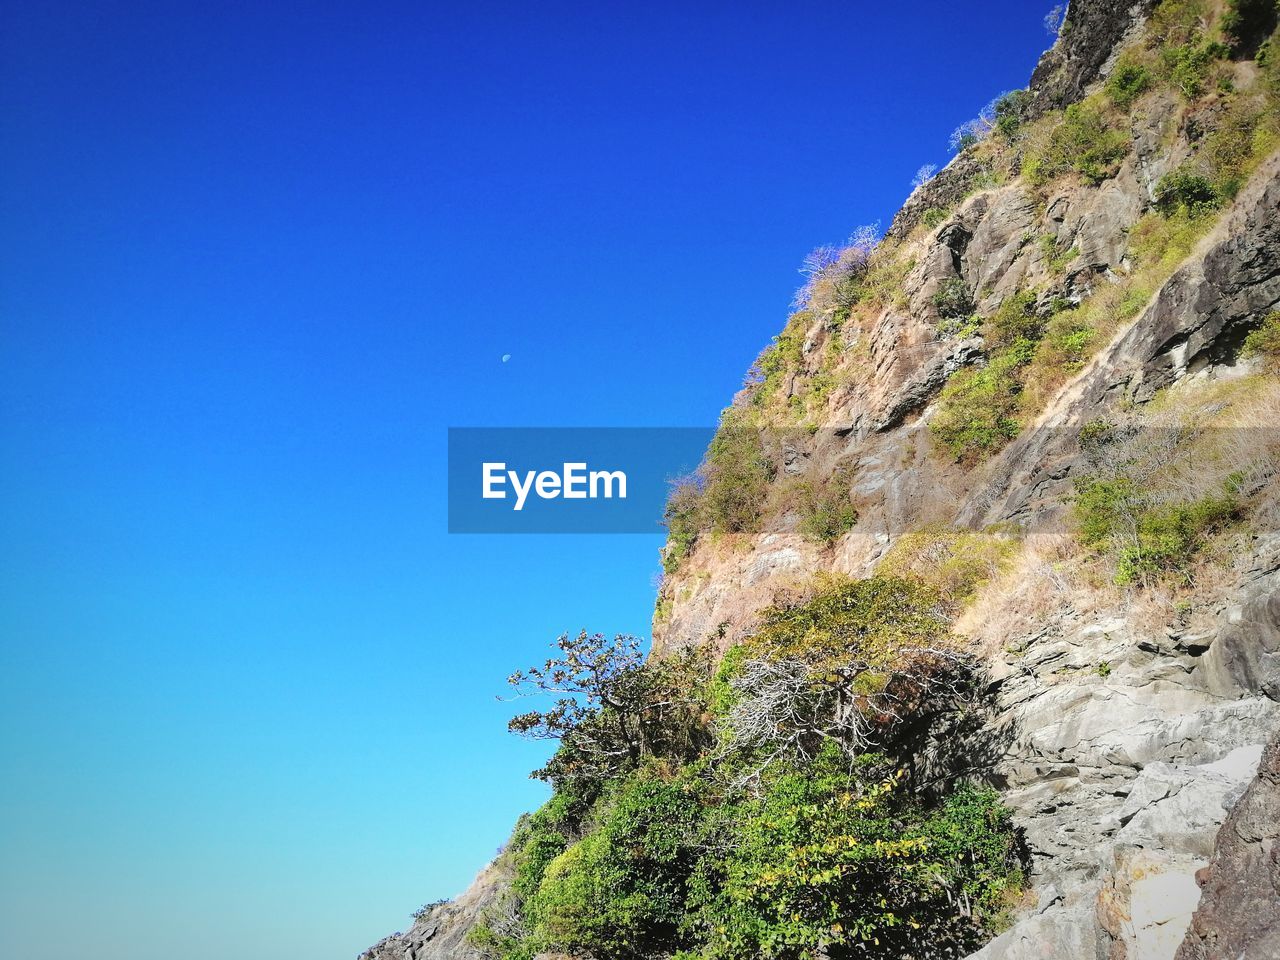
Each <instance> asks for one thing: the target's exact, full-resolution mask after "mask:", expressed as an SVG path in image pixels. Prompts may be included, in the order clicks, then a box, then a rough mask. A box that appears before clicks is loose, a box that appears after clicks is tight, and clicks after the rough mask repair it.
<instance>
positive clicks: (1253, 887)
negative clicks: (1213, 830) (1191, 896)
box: [1177, 735, 1280, 960]
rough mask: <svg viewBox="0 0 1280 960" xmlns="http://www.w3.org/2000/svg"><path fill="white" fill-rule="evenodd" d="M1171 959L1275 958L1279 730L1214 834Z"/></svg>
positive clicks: (1279, 884)
mask: <svg viewBox="0 0 1280 960" xmlns="http://www.w3.org/2000/svg"><path fill="white" fill-rule="evenodd" d="M1196 879H1197V881H1199V882H1200V883H1201V884H1203V887H1204V892H1203V894H1202V895H1201V896H1200V898H1199V899H1200V906H1199V908H1198V909H1197V910H1196V912H1195V916H1194V917H1193V918H1192V920H1191V930H1190V931H1189V932H1188V933H1187V937H1186V940H1185V941H1184V942H1183V944H1182V946H1181V948H1180V949H1179V950H1178V954H1177V960H1218V958H1222V960H1227V958H1231V960H1235V958H1238V957H1243V958H1246V960H1254V958H1256V960H1263V958H1266V957H1280V735H1277V736H1276V737H1275V738H1274V739H1273V740H1272V741H1271V744H1270V745H1269V746H1268V747H1267V749H1266V752H1265V753H1264V754H1263V756H1262V764H1261V766H1260V767H1259V769H1258V776H1257V779H1256V780H1254V781H1253V783H1252V784H1251V785H1250V786H1249V789H1248V790H1247V791H1245V794H1244V796H1243V797H1241V798H1240V801H1239V803H1237V804H1236V805H1235V808H1234V809H1233V810H1232V811H1231V815H1230V816H1229V817H1227V821H1226V823H1225V824H1224V825H1223V827H1222V830H1221V831H1219V833H1218V840H1217V844H1216V846H1215V849H1214V852H1213V858H1212V860H1211V861H1210V863H1209V866H1208V867H1206V868H1204V869H1203V870H1201V871H1200V872H1199V873H1197V875H1196Z"/></svg>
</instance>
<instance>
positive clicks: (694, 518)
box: [662, 475, 703, 573]
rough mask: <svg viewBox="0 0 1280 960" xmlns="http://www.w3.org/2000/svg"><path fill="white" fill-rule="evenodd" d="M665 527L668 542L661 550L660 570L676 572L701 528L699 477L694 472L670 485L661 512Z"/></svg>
mask: <svg viewBox="0 0 1280 960" xmlns="http://www.w3.org/2000/svg"><path fill="white" fill-rule="evenodd" d="M662 519H663V522H664V523H665V524H666V526H667V543H666V546H665V547H663V550H662V569H663V571H664V572H666V573H675V571H676V570H678V569H679V568H680V564H681V563H682V562H683V561H684V559H685V557H687V556H688V555H689V553H690V552H691V551H692V550H693V544H694V542H695V541H696V540H697V539H698V533H699V532H700V531H701V530H702V527H703V519H702V480H701V478H699V477H698V476H697V475H694V476H689V477H682V478H681V479H679V480H677V481H676V482H675V483H674V484H672V487H671V493H670V494H669V495H668V497H667V503H666V507H665V508H664V510H663V514H662Z"/></svg>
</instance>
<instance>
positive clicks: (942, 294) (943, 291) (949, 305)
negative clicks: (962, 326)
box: [932, 277, 973, 320]
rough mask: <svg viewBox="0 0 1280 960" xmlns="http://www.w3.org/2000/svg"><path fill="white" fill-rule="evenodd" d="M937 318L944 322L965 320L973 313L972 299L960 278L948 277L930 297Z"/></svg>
mask: <svg viewBox="0 0 1280 960" xmlns="http://www.w3.org/2000/svg"><path fill="white" fill-rule="evenodd" d="M932 302H933V305H934V307H935V308H936V309H937V311H938V316H940V317H942V318H943V319H945V320H957V319H961V318H967V317H969V316H970V315H971V314H972V313H973V297H971V296H970V295H969V288H968V287H967V286H965V282H964V280H962V279H961V278H960V277H948V278H947V279H946V280H944V281H942V283H941V284H939V285H938V291H937V293H935V294H934V295H933V297H932Z"/></svg>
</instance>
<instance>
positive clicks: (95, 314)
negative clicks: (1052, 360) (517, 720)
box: [0, 0, 1051, 960]
mask: <svg viewBox="0 0 1280 960" xmlns="http://www.w3.org/2000/svg"><path fill="white" fill-rule="evenodd" d="M1049 6H1051V4H1050V3H1048V2H1045V3H1036V2H1027V0H1016V2H1015V0H999V2H989V3H982V4H964V5H957V4H954V3H944V2H919V3H915V4H862V3H847V4H832V3H829V2H827V3H787V4H781V3H779V4H763V3H753V2H737V3H733V4H728V3H725V4H719V3H679V4H676V3H664V2H655V3H647V4H633V5H629V6H626V7H624V6H622V5H618V4H569V3H559V2H554V0H553V2H549V3H539V4H511V3H489V2H480V3H470V4H459V5H457V6H447V5H443V4H436V3H425V4H424V3H415V4H408V3H406V4H403V5H397V4H391V3H380V2H371V3H362V4H354V3H351V4H340V3H330V4H316V5H311V6H306V5H297V4H288V3H270V4H256V5H247V4H225V5H224V4H218V3H212V4H203V5H195V4H188V5H171V4H165V3H141V2H139V3H116V4H113V3H101V4H68V3H62V2H59V0H45V2H41V3H27V4H18V3H15V2H9V3H5V4H4V5H3V7H2V8H0V9H2V10H3V13H2V17H3V20H2V22H0V255H2V262H3V264H4V267H3V269H2V270H0V364H2V368H0V417H2V420H0V426H2V427H3V431H2V433H0V460H2V462H3V470H2V471H0V543H2V544H3V548H2V550H0V658H2V659H0V778H2V779H3V784H2V785H3V790H0V955H4V956H12V957H19V956H20V957H22V958H23V960H65V958H66V957H68V956H70V955H71V953H73V952H77V951H81V950H83V949H86V947H84V946H83V945H84V944H89V945H91V946H90V947H89V948H88V949H91V952H92V953H93V955H94V956H95V957H97V958H99V960H126V958H127V960H162V958H163V960H170V958H171V957H173V956H176V955H179V954H180V955H182V956H184V957H187V958H191V960H226V958H228V957H236V958H237V960H259V958H262V960H265V958H272V960H282V958H298V960H303V958H305V960H328V958H334V960H348V958H352V957H354V955H355V954H356V953H357V952H358V951H359V950H360V949H362V948H363V947H365V946H367V945H368V944H369V943H371V942H372V941H374V940H376V939H377V938H378V937H380V936H381V935H383V934H385V933H387V932H390V931H391V930H395V929H400V928H402V927H404V926H407V924H408V922H409V921H408V914H409V912H410V911H411V910H412V909H414V908H415V907H417V906H418V905H419V904H421V903H422V902H423V901H427V900H431V899H434V898H437V897H443V896H447V895H449V894H452V893H455V892H457V891H458V890H460V889H461V888H462V887H463V886H465V884H466V883H467V882H468V880H469V879H470V877H471V876H472V874H473V873H474V872H475V871H476V870H477V869H478V868H479V867H480V866H481V865H482V864H483V863H484V862H485V861H486V860H487V859H488V858H489V857H490V856H491V855H492V853H493V852H494V848H495V847H496V846H497V845H498V844H499V843H500V842H501V841H502V840H503V839H504V838H505V836H506V833H507V831H508V829H509V827H510V825H511V823H512V822H513V820H514V818H515V816H516V815H517V814H518V813H519V812H520V811H522V810H525V809H529V808H531V807H533V806H536V805H537V804H538V803H539V802H540V800H541V798H542V797H543V796H544V788H543V787H542V786H541V785H539V784H537V783H534V782H530V781H528V780H527V779H526V778H525V773H526V771H527V770H529V769H531V768H532V767H534V766H536V765H537V764H538V763H539V760H540V756H541V749H540V748H539V747H538V746H537V745H531V744H526V743H522V742H520V741H517V740H515V739H513V738H511V737H509V736H508V735H507V734H506V733H505V731H504V724H505V720H506V717H507V716H508V715H509V714H510V713H511V712H512V706H511V705H510V704H503V703H499V702H497V701H496V700H495V695H496V694H498V693H501V692H502V688H503V678H504V677H505V676H506V675H507V674H508V673H509V672H510V671H511V670H512V669H514V668H516V667H518V666H524V665H527V663H529V662H531V661H534V660H536V659H538V658H540V657H541V656H542V654H543V651H544V649H545V645H546V644H547V643H548V642H549V641H550V640H552V639H553V638H554V637H555V636H556V635H557V634H558V633H560V632H563V631H573V630H577V629H579V628H581V627H588V628H590V629H593V630H601V631H608V632H633V633H639V634H643V633H645V632H646V631H647V628H648V618H649V613H650V609H651V606H652V601H653V577H654V574H655V572H656V570H657V566H658V564H657V549H658V547H659V545H660V537H659V536H658V535H654V536H639V535H632V536H611V537H606V536H509V537H463V536H453V537H451V536H448V535H447V534H446V533H445V519H444V518H445V509H444V500H443V494H444V479H445V469H444V459H443V457H444V450H445V436H446V433H445V431H446V428H447V427H448V426H458V425H601V426H623V425H627V426H629V425H664V426H666V425H706V424H710V423H712V422H713V421H714V418H715V416H716V414H717V413H718V411H719V410H720V408H721V407H722V406H723V405H724V404H725V403H727V401H728V400H729V398H730V396H731V395H732V394H733V392H734V391H735V389H736V388H737V387H738V385H739V384H740V382H741V378H742V375H743V372H744V370H745V369H746V367H747V366H748V364H749V363H750V361H751V360H752V358H753V357H754V356H755V354H756V353H757V352H758V351H759V349H760V348H761V347H762V346H763V345H764V344H765V343H766V342H767V341H768V339H769V337H770V336H771V335H772V334H773V333H775V332H776V331H777V330H778V329H779V327H780V326H781V324H782V322H783V320H784V318H785V314H786V307H787V303H788V301H789V299H790V296H791V294H792V291H793V289H794V287H795V286H796V284H797V282H798V279H799V278H798V276H797V274H796V272H795V270H796V267H797V265H798V264H799V262H800V260H801V259H802V258H803V256H804V255H805V253H806V252H808V250H809V249H811V248H812V247H814V246H816V245H818V244H821V243H829V242H839V241H840V240H842V239H843V238H845V237H846V236H848V235H849V233H850V232H851V231H852V230H853V228H854V227H856V226H858V225H859V224H862V223H868V222H872V221H876V220H880V221H882V222H884V223H887V222H888V219H889V218H890V217H891V215H892V213H893V211H894V210H895V209H896V208H897V206H898V205H899V204H900V203H901V201H902V199H903V198H904V197H905V195H906V193H907V192H908V184H909V182H910V180H911V177H912V175H913V173H914V172H915V170H916V168H917V167H919V166H920V165H921V164H923V163H926V162H935V163H942V162H945V160H946V144H947V139H948V135H949V133H950V131H951V130H952V128H954V127H955V126H956V125H957V124H959V123H960V122H961V121H963V120H965V119H967V118H968V117H970V116H972V115H973V114H974V113H975V112H976V111H977V109H978V108H979V107H980V106H981V105H982V104H983V103H985V102H986V101H987V100H989V99H990V98H991V97H992V96H993V95H995V94H997V93H999V92H1000V91H1002V90H1005V89H1008V88H1012V87H1017V86H1021V85H1023V84H1024V83H1025V82H1026V79H1027V77H1028V76H1029V74H1030V71H1031V68H1032V66H1033V65H1034V63H1035V60H1036V57H1037V55H1038V54H1039V52H1040V51H1041V49H1042V48H1043V47H1044V46H1046V45H1047V44H1048V42H1049V39H1050V38H1049V37H1047V36H1046V34H1045V32H1044V29H1043V27H1042V24H1041V21H1042V19H1043V17H1044V14H1045V13H1046V12H1047V9H1048V7H1049ZM503 354H511V360H510V362H509V363H506V364H503V363H502V362H501V360H500V358H501V356H502V355H503Z"/></svg>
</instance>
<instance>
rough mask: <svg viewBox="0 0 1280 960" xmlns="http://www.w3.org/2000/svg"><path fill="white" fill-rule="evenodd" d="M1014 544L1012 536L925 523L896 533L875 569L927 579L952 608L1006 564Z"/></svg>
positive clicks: (889, 575)
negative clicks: (923, 525)
mask: <svg viewBox="0 0 1280 960" xmlns="http://www.w3.org/2000/svg"><path fill="white" fill-rule="evenodd" d="M1014 548H1015V543H1014V541H1013V540H1010V539H1008V538H1007V537H1001V536H997V535H995V534H992V533H984V532H981V531H977V530H961V529H957V528H956V527H951V526H946V525H934V526H927V527H922V528H920V529H919V530H913V531H911V532H910V533H907V534H904V535H903V536H901V537H899V538H898V539H897V541H895V542H894V544H893V546H892V547H891V548H890V549H889V552H888V553H887V554H885V557H884V559H883V560H882V561H880V565H879V566H878V567H877V568H876V570H877V573H878V574H879V575H880V576H886V577H893V576H896V577H913V578H916V579H919V580H921V581H923V582H925V583H928V584H930V585H932V586H933V587H934V588H936V589H937V591H938V595H939V597H940V598H941V599H942V600H943V602H944V603H946V604H947V605H948V606H949V607H951V608H952V609H954V608H957V607H960V606H963V605H964V604H965V603H966V602H968V601H969V600H970V599H972V598H973V596H974V594H975V593H976V591H977V589H978V587H980V586H981V585H982V584H983V583H986V582H987V580H989V579H990V578H991V577H992V576H994V575H995V574H997V573H998V572H999V571H1000V570H1001V569H1002V568H1003V567H1004V566H1005V565H1006V563H1007V562H1008V560H1009V558H1010V557H1011V556H1012V554H1013V551H1014Z"/></svg>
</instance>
